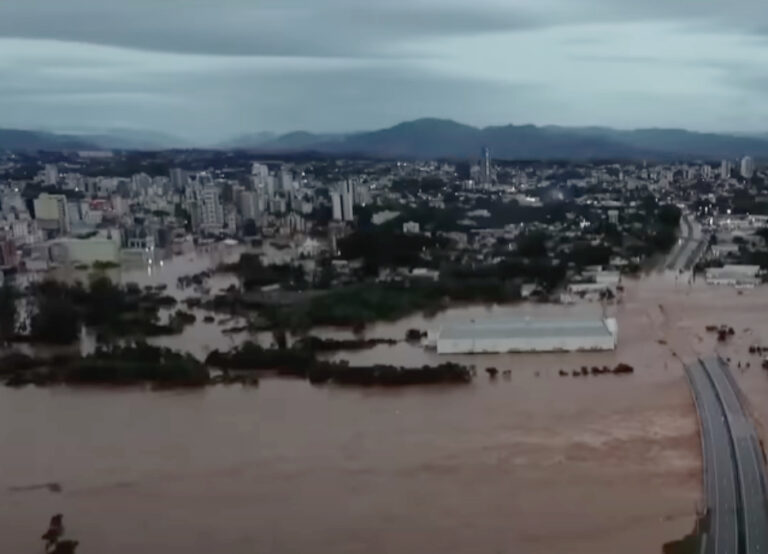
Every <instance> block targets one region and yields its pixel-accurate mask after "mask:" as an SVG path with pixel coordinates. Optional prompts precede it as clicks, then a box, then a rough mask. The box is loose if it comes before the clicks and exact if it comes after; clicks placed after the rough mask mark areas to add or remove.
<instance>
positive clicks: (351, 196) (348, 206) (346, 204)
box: [341, 180, 355, 221]
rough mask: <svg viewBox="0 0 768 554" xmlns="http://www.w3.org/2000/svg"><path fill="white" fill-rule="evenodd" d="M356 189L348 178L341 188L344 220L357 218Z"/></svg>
mask: <svg viewBox="0 0 768 554" xmlns="http://www.w3.org/2000/svg"><path fill="white" fill-rule="evenodd" d="M354 191H355V189H354V187H353V186H352V183H351V182H350V181H349V180H347V181H345V182H344V184H343V185H342V189H341V211H342V214H343V215H344V221H353V220H354V219H355V213H354V208H355V192H354Z"/></svg>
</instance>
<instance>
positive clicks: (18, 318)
mask: <svg viewBox="0 0 768 554" xmlns="http://www.w3.org/2000/svg"><path fill="white" fill-rule="evenodd" d="M20 299H23V302H20V301H19V300H20ZM175 305H176V299H175V298H173V297H172V296H169V295H165V294H162V292H161V290H160V288H159V287H158V288H151V287H150V288H146V289H144V290H142V289H141V288H140V287H139V286H138V285H136V284H128V285H126V286H124V287H122V286H118V285H115V284H114V283H113V282H112V281H111V280H110V279H108V278H107V277H99V278H96V279H94V280H92V281H91V282H90V284H89V285H88V286H87V287H86V286H85V285H83V284H82V283H80V282H77V283H75V284H73V285H70V284H66V283H62V282H59V281H54V280H47V281H43V282H41V283H38V284H35V285H32V286H30V287H29V289H28V290H27V291H24V292H21V291H18V290H16V289H15V288H14V287H13V286H12V285H11V284H10V283H6V284H4V285H3V286H2V287H0V342H6V343H7V342H15V341H29V342H44V343H53V344H70V343H72V342H74V341H76V340H77V339H78V337H79V336H80V331H81V328H82V327H83V326H86V327H89V328H92V329H93V330H95V331H96V332H97V334H98V335H99V336H100V337H103V338H110V337H124V336H133V335H137V336H158V335H168V334H177V333H180V332H182V331H183V329H184V326H185V325H189V324H191V323H193V322H194V320H195V316H194V315H193V314H191V313H188V312H184V311H182V310H177V311H176V312H175V313H173V314H172V315H171V317H170V319H169V322H168V323H167V324H161V323H159V322H158V321H159V313H158V312H159V310H160V309H161V308H173V307H174V306H175ZM20 307H22V308H23V309H25V312H26V313H22V312H21V310H20ZM25 315H26V316H27V317H25Z"/></svg>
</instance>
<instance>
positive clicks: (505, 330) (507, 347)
mask: <svg viewBox="0 0 768 554" xmlns="http://www.w3.org/2000/svg"><path fill="white" fill-rule="evenodd" d="M617 341H618V323H617V322H616V320H615V319H530V318H526V319H497V320H490V321H489V320H485V321H472V322H469V323H462V324H455V325H446V326H445V327H443V328H442V329H440V331H439V333H438V336H437V340H436V346H437V353H438V354H481V353H482V354H489V353H499V354H500V353H505V352H576V351H588V350H614V349H615V348H616V343H617Z"/></svg>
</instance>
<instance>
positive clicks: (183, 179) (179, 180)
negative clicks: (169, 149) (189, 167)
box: [170, 167, 187, 190]
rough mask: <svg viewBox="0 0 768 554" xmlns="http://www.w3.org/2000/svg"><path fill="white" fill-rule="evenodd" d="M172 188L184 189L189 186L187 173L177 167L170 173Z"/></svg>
mask: <svg viewBox="0 0 768 554" xmlns="http://www.w3.org/2000/svg"><path fill="white" fill-rule="evenodd" d="M170 178H171V186H172V187H173V188H174V189H176V190H179V189H183V188H184V187H186V186H187V172H186V171H184V170H183V169H181V168H178V167H175V168H173V169H171V171H170Z"/></svg>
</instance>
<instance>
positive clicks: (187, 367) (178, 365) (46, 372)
mask: <svg viewBox="0 0 768 554" xmlns="http://www.w3.org/2000/svg"><path fill="white" fill-rule="evenodd" d="M0 376H1V377H4V378H5V380H6V384H8V385H9V386H22V385H26V384H37V385H49V384H57V383H66V384H94V385H107V384H109V385H132V384H140V383H152V384H156V385H159V386H200V385H204V384H206V383H207V382H208V381H209V373H208V369H207V368H206V367H205V366H204V365H203V364H202V363H201V362H199V361H198V360H196V359H195V358H194V357H193V356H191V355H189V354H181V353H179V352H176V351H174V350H171V349H169V348H163V347H158V346H152V345H149V344H147V343H146V342H137V343H133V344H127V345H122V346H120V345H114V346H110V347H108V348H104V347H100V348H97V349H96V351H95V352H94V353H93V354H90V355H87V356H79V355H74V356H58V357H54V358H32V357H30V356H26V355H24V354H18V353H16V354H11V355H8V356H6V357H4V358H1V359H0Z"/></svg>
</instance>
